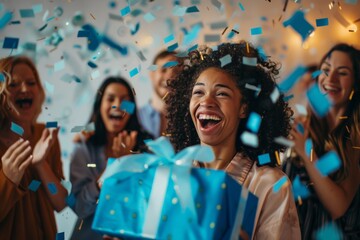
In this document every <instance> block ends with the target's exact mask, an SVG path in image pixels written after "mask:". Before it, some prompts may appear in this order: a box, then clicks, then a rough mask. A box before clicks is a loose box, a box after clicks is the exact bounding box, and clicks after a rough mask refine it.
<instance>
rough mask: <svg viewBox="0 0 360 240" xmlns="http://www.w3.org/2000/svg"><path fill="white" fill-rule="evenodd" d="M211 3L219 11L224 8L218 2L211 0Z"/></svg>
mask: <svg viewBox="0 0 360 240" xmlns="http://www.w3.org/2000/svg"><path fill="white" fill-rule="evenodd" d="M211 3H212V4H213V5H214V6H215V7H216V8H217V9H218V10H221V7H222V3H221V2H219V1H218V0H211Z"/></svg>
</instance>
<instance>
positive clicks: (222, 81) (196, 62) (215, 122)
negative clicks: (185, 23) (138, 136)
mask: <svg viewBox="0 0 360 240" xmlns="http://www.w3.org/2000/svg"><path fill="white" fill-rule="evenodd" d="M189 57H190V62H189V65H188V66H186V67H185V69H184V70H183V71H182V72H181V73H180V74H179V75H178V77H177V79H176V80H174V81H171V82H169V83H168V84H169V94H168V97H167V98H166V102H167V106H169V107H168V118H169V125H168V129H167V130H168V134H169V135H170V139H171V141H172V143H173V144H174V146H175V148H176V150H178V151H179V150H181V149H183V148H185V147H188V146H191V145H194V144H199V143H200V144H201V145H207V146H210V147H212V149H213V151H214V153H215V156H216V160H215V161H213V162H211V163H206V164H202V163H195V164H196V165H197V166H199V167H205V168H213V169H222V170H225V171H226V172H227V173H228V174H230V175H231V176H232V177H234V178H235V179H236V180H237V181H238V182H239V183H240V184H242V185H243V186H245V187H246V188H248V189H249V191H251V192H252V193H254V194H255V195H257V196H258V198H259V203H258V210H257V213H256V218H255V227H254V232H253V234H252V236H253V239H299V238H300V228H299V222H298V216H297V213H296V208H295V203H294V199H293V195H292V191H291V185H289V184H284V185H283V186H282V187H281V188H280V190H278V191H276V190H275V188H274V186H275V184H276V183H277V182H278V181H279V180H280V179H285V180H287V182H288V179H287V177H286V176H285V174H284V173H283V172H282V171H281V170H279V169H278V168H276V165H277V161H276V157H275V156H276V155H277V154H278V152H279V151H283V150H284V147H283V146H281V145H279V144H278V143H276V142H275V141H274V139H275V138H276V137H279V136H287V135H288V133H289V131H290V128H291V127H290V124H289V121H290V117H291V111H290V109H289V108H288V106H287V103H285V102H284V100H283V96H282V95H280V96H279V97H278V98H277V99H276V98H274V97H273V96H275V94H273V93H274V92H275V93H276V91H277V89H276V83H275V79H274V78H275V76H276V75H277V74H278V69H279V68H278V66H277V64H276V63H274V62H272V61H270V60H265V59H263V58H261V57H260V54H259V52H258V51H257V50H256V49H255V48H253V47H252V46H251V45H250V44H248V43H246V42H241V43H238V44H231V43H226V44H222V45H220V46H218V50H216V51H211V50H210V49H209V48H207V49H202V50H200V51H194V52H191V53H190V54H189ZM226 59H230V61H226ZM254 62H255V63H254ZM254 89H255V91H254ZM256 89H258V90H256ZM254 114H255V115H256V114H258V115H257V116H261V124H260V126H259V129H256V127H255V128H253V127H250V128H249V127H248V126H249V125H248V120H249V116H251V115H254ZM246 135H250V136H252V137H253V138H255V139H256V140H257V143H256V142H255V143H250V142H249V141H248V140H246V137H245V136H246ZM244 137H245V139H244ZM241 139H242V140H241ZM262 154H269V156H271V157H270V161H269V162H267V163H266V164H262V162H261V163H260V162H259V161H258V156H259V155H262Z"/></svg>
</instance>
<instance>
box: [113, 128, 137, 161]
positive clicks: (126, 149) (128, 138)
mask: <svg viewBox="0 0 360 240" xmlns="http://www.w3.org/2000/svg"><path fill="white" fill-rule="evenodd" d="M137 134H138V132H137V131H131V132H130V133H127V131H122V132H120V133H119V134H118V135H117V136H116V137H114V141H113V145H112V151H113V153H114V157H116V158H118V157H121V156H124V155H127V154H129V153H130V152H131V150H132V149H133V148H134V147H135V145H136V137H137Z"/></svg>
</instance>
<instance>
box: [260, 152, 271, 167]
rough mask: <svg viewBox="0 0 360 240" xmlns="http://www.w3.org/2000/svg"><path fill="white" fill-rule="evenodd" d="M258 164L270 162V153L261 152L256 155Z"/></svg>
mask: <svg viewBox="0 0 360 240" xmlns="http://www.w3.org/2000/svg"><path fill="white" fill-rule="evenodd" d="M258 162H259V165H264V164H268V163H270V162H271V159H270V155H269V154H268V153H265V154H261V155H259V156H258Z"/></svg>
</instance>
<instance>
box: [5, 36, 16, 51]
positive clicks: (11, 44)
mask: <svg viewBox="0 0 360 240" xmlns="http://www.w3.org/2000/svg"><path fill="white" fill-rule="evenodd" d="M18 45H19V38H11V37H5V39H4V43H3V48H6V49H17V47H18Z"/></svg>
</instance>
